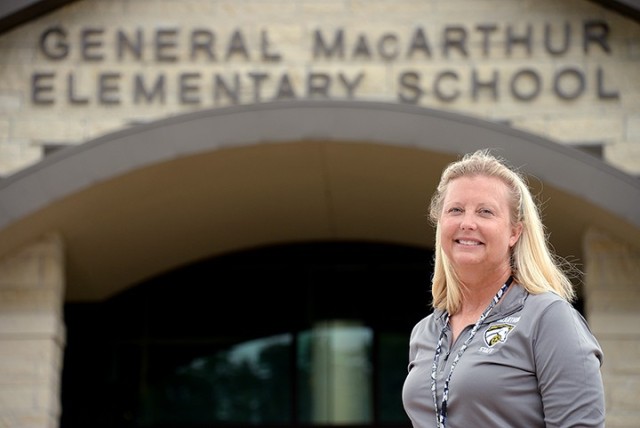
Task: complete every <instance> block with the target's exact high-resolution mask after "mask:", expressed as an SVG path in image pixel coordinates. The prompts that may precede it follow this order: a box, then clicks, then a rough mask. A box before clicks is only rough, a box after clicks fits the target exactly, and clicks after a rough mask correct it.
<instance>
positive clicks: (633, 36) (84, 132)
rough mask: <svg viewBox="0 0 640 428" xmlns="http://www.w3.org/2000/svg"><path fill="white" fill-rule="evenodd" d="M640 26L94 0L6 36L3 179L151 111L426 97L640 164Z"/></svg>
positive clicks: (350, 5) (364, 9)
mask: <svg viewBox="0 0 640 428" xmlns="http://www.w3.org/2000/svg"><path fill="white" fill-rule="evenodd" d="M639 66H640V24H639V23H638V22H636V21H633V20H630V19H628V18H625V17H624V16H622V15H620V14H618V13H615V12H613V11H610V10H608V9H605V8H602V7H600V6H599V5H597V4H595V3H594V2H591V1H587V0H563V1H557V0H538V1H530V0H510V1H508V2H507V1H496V0H304V1H291V0H267V1H265V0H109V1H106V0H82V1H78V2H73V3H71V4H69V5H66V6H64V7H62V8H60V9H58V10H56V11H55V12H53V13H51V14H48V15H46V16H44V17H41V18H39V19H37V20H34V21H32V22H29V23H26V24H24V25H22V26H21V27H20V28H17V29H14V30H12V31H10V32H7V33H4V34H0V176H2V175H10V174H11V173H13V172H15V171H17V170H20V169H22V168H24V167H26V166H28V165H30V164H33V163H35V162H38V161H39V160H40V159H42V157H43V156H44V154H45V151H46V150H48V149H49V148H50V147H53V146H56V145H75V144H82V143H83V142H85V141H87V140H89V139H93V138H95V137H98V136H100V135H102V134H105V133H108V132H113V131H116V130H119V129H123V128H126V127H129V126H134V125H135V124H138V123H141V122H148V121H153V120H157V119H160V118H164V117H167V116H171V115H176V114H180V113H185V112H189V111H193V110H198V109H204V108H212V107H224V106H227V105H231V104H251V103H257V102H264V101H273V100H278V101H282V100H287V99H292V98H296V99H299V98H312V99H322V98H332V99H345V98H346V99H349V98H351V99H353V98H356V99H360V100H375V101H388V102H399V103H412V104H418V105H422V106H426V107H432V108H437V109H441V110H447V111H453V112H458V113H462V114H467V115H472V116H477V117H480V118H484V119H487V120H490V121H498V122H504V123H508V124H510V125H511V126H513V127H516V128H519V129H522V130H526V131H529V132H532V133H534V134H538V135H541V136H543V137H547V138H550V139H552V140H555V141H557V142H559V143H562V144H568V145H576V144H579V145H587V146H593V147H596V148H599V149H602V155H603V158H604V160H605V161H606V162H608V163H610V164H611V165H614V166H615V167H617V168H619V169H621V170H623V171H625V172H628V173H630V174H634V175H640V79H638V78H637V77H638V69H639V68H640V67H639Z"/></svg>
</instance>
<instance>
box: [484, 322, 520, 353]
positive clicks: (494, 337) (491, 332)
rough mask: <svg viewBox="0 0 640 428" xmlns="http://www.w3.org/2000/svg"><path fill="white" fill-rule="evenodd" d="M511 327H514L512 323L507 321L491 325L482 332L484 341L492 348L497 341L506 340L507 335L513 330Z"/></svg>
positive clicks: (502, 341)
mask: <svg viewBox="0 0 640 428" xmlns="http://www.w3.org/2000/svg"><path fill="white" fill-rule="evenodd" d="M513 327H515V326H514V325H513V324H507V323H502V324H495V325H492V326H491V327H489V328H488V329H487V331H485V332H484V343H486V344H487V346H488V347H490V348H493V347H494V346H495V345H497V344H498V343H504V342H506V341H507V336H508V335H509V332H511V330H513Z"/></svg>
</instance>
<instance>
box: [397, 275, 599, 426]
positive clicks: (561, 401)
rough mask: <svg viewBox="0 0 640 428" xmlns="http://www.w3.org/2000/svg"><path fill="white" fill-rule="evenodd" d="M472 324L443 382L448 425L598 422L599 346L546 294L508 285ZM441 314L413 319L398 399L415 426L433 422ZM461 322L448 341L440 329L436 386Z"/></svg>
mask: <svg viewBox="0 0 640 428" xmlns="http://www.w3.org/2000/svg"><path fill="white" fill-rule="evenodd" d="M510 288H511V289H510V290H509V292H508V293H507V294H505V295H504V297H503V298H502V299H501V301H500V302H499V303H498V304H497V305H496V306H495V308H494V309H493V311H492V312H491V313H490V314H489V316H488V317H487V318H486V319H485V321H484V322H483V324H482V325H481V326H480V328H479V329H478V331H477V333H476V335H475V337H474V338H473V340H472V341H471V343H470V344H469V347H468V348H467V350H466V351H465V353H464V354H463V355H462V357H461V358H460V360H459V362H458V364H457V366H456V368H455V370H454V372H453V376H452V378H451V381H450V384H449V400H448V405H447V407H448V411H447V427H448V428H468V427H509V428H515V427H522V428H535V427H561V428H569V427H604V415H605V404H604V388H603V384H602V378H601V374H600V366H601V364H602V350H601V349H600V345H599V344H598V342H597V340H596V339H595V337H594V336H593V334H592V333H591V331H590V329H589V326H588V325H587V322H586V321H585V320H584V318H583V317H582V316H581V315H580V313H579V312H578V311H576V310H575V309H574V308H573V306H571V304H569V303H568V302H566V301H565V300H563V299H561V298H560V297H558V296H557V295H555V294H553V293H543V294H537V295H534V294H529V293H528V292H527V291H526V290H524V288H522V287H521V286H519V285H517V284H513V285H512V286H511V287H510ZM443 325H444V313H443V312H442V311H435V312H434V313H433V314H430V315H429V316H427V317H426V318H424V319H422V320H421V321H420V322H418V323H417V324H416V326H415V327H414V328H413V331H412V333H411V338H410V343H409V373H408V375H407V378H406V380H405V384H404V388H403V392H402V400H403V403H404V408H405V411H406V412H407V415H408V416H409V418H410V419H411V422H412V424H413V426H414V427H415V428H426V427H434V426H435V425H436V417H435V411H434V404H433V397H432V393H431V367H432V365H433V355H434V352H435V348H436V345H437V342H438V337H439V335H440V331H441V329H442V327H443ZM471 327H472V326H468V327H467V328H466V329H465V330H464V331H463V332H462V333H461V334H460V335H459V337H458V338H457V339H456V342H455V343H454V344H451V331H450V329H449V328H448V327H447V329H446V337H445V338H444V340H443V344H442V354H441V356H440V362H439V367H438V370H437V386H438V388H437V396H438V408H440V407H441V404H442V389H443V386H444V383H445V379H446V377H447V376H448V374H449V370H450V369H451V364H452V363H453V360H454V358H455V355H456V353H457V351H458V349H459V348H460V347H461V346H462V344H463V343H464V341H465V340H466V339H467V337H468V335H469V332H470V331H471Z"/></svg>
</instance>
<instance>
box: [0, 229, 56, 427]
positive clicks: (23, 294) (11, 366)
mask: <svg viewBox="0 0 640 428" xmlns="http://www.w3.org/2000/svg"><path fill="white" fill-rule="evenodd" d="M63 259H64V256H63V246H62V242H61V240H60V238H58V237H56V236H49V237H46V238H43V239H42V240H41V241H39V242H35V243H33V244H31V245H29V246H27V247H26V248H23V249H21V250H20V251H17V252H16V253H14V254H11V255H9V256H7V257H5V258H4V259H2V260H0V426H2V427H11V428H54V427H57V426H58V419H59V416H60V411H61V409H60V376H61V370H62V355H63V347H64V342H65V335H64V325H63V321H62V302H63V297H64V296H63V293H64V268H63V263H64V262H63Z"/></svg>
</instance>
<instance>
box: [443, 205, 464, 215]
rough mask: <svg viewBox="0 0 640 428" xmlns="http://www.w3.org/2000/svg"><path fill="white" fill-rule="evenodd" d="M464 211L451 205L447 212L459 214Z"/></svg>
mask: <svg viewBox="0 0 640 428" xmlns="http://www.w3.org/2000/svg"><path fill="white" fill-rule="evenodd" d="M461 212H462V208H458V207H451V208H449V209H448V210H447V213H450V214H458V213H461Z"/></svg>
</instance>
